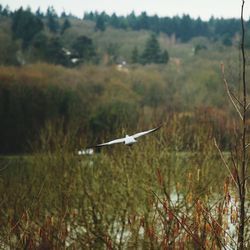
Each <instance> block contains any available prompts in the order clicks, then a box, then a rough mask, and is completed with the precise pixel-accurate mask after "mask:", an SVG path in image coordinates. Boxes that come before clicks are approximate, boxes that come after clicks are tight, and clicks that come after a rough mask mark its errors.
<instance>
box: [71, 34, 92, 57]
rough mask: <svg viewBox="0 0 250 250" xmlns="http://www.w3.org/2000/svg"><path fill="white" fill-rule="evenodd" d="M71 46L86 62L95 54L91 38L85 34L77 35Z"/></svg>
mask: <svg viewBox="0 0 250 250" xmlns="http://www.w3.org/2000/svg"><path fill="white" fill-rule="evenodd" d="M72 48H73V49H74V50H75V51H76V52H77V54H78V56H79V57H80V58H81V59H82V60H83V61H84V62H88V61H90V60H92V59H94V58H95V56H96V52H95V48H94V45H93V42H92V39H91V38H89V37H87V36H80V37H78V38H77V39H76V41H75V42H74V43H73V46H72Z"/></svg>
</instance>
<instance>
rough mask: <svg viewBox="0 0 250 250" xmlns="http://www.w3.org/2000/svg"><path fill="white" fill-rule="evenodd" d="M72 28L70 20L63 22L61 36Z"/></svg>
mask: <svg viewBox="0 0 250 250" xmlns="http://www.w3.org/2000/svg"><path fill="white" fill-rule="evenodd" d="M70 27H71V23H70V21H69V20H68V19H65V20H64V22H63V25H62V27H61V34H63V33H64V32H65V30H66V29H69V28H70Z"/></svg>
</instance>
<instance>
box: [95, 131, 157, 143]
mask: <svg viewBox="0 0 250 250" xmlns="http://www.w3.org/2000/svg"><path fill="white" fill-rule="evenodd" d="M159 128H161V126H159V127H157V128H153V129H150V130H147V131H143V132H139V133H136V134H134V135H126V136H125V137H124V138H119V139H115V140H112V141H109V142H105V143H101V144H97V145H95V147H103V146H109V145H113V144H116V143H124V144H125V145H128V146H131V145H132V144H134V143H136V142H137V140H136V139H137V138H139V137H141V136H143V135H147V134H149V133H152V132H154V131H156V130H158V129H159Z"/></svg>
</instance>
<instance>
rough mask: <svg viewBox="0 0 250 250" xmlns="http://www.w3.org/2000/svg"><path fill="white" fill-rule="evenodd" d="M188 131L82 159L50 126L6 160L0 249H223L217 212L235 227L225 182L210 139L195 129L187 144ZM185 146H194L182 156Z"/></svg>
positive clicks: (174, 126)
mask: <svg viewBox="0 0 250 250" xmlns="http://www.w3.org/2000/svg"><path fill="white" fill-rule="evenodd" d="M192 129H193V127H189V126H187V125H185V124H184V123H183V121H182V120H178V119H177V118H176V119H172V122H169V123H168V124H165V125H164V126H163V127H162V129H160V130H159V131H157V133H155V134H153V135H150V136H148V137H145V138H142V139H141V140H140V141H139V142H138V143H137V144H135V145H134V146H133V147H131V148H130V147H124V145H117V147H110V148H104V149H103V150H102V151H101V152H100V153H96V154H94V155H93V156H81V157H80V156H78V155H77V154H76V150H75V149H76V148H77V143H78V140H76V138H77V137H76V136H75V134H76V133H75V132H74V131H75V130H74V129H69V130H65V128H64V127H63V126H62V124H61V126H59V124H58V122H55V123H48V124H47V125H46V126H45V128H44V130H43V131H42V132H41V136H40V140H39V143H37V144H36V145H35V146H34V153H33V154H32V155H31V156H27V157H23V158H22V160H20V159H15V158H14V157H13V158H12V159H11V161H12V164H11V166H9V167H8V168H6V169H4V170H3V171H1V185H0V187H1V196H2V197H1V201H2V202H1V220H2V223H1V236H0V241H1V244H2V245H3V246H5V247H6V249H8V248H10V249H13V248H15V249H24V248H27V249H44V248H49V249H66V248H67V249H79V248H84V249H131V248H132V249H159V248H162V249H169V248H170V249H174V248H175V249H194V247H196V248H197V249H200V248H201V246H202V247H203V248H205V246H207V247H214V249H216V247H217V248H218V249H219V248H220V247H222V246H223V244H224V245H225V244H227V243H228V242H230V238H229V240H226V235H225V234H226V233H225V231H226V230H227V225H228V222H227V225H226V223H225V222H223V219H222V218H223V216H224V215H225V213H227V216H229V217H227V218H232V220H234V222H235V223H236V222H237V210H235V209H234V208H232V209H231V206H233V205H230V204H231V203H229V198H228V197H229V190H230V185H231V182H230V181H229V180H228V178H227V173H226V172H225V171H224V169H223V166H222V165H221V162H220V158H219V156H218V152H217V151H216V149H215V147H214V146H213V140H212V137H211V130H209V129H207V128H205V127H204V128H201V127H199V128H198V127H197V128H195V129H196V131H197V133H196V135H195V136H194V137H190V132H191V131H192ZM72 131H73V132H72ZM187 137H188V138H189V140H192V143H190V145H192V147H190V148H187V147H186V150H185V151H184V150H183V149H184V148H185V146H186V142H187ZM221 180H225V183H224V184H223V181H221ZM225 185H226V186H225ZM10 194H11V195H10ZM230 197H234V196H233V194H231V193H230ZM224 211H227V212H224ZM223 223H224V224H223ZM231 241H232V240H231ZM231 244H233V243H231ZM199 247H200V248H199Z"/></svg>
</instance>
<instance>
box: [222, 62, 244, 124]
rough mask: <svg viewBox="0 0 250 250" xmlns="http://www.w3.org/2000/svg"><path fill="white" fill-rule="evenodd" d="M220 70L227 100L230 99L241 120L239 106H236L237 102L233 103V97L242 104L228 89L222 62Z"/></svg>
mask: <svg viewBox="0 0 250 250" xmlns="http://www.w3.org/2000/svg"><path fill="white" fill-rule="evenodd" d="M221 71H222V75H223V81H224V84H225V88H226V91H227V95H228V97H229V100H230V101H231V103H232V104H233V106H234V108H235V110H236V111H237V113H238V114H239V116H240V119H241V120H243V116H242V114H241V112H240V109H239V107H238V106H237V104H236V103H235V101H234V99H233V98H235V99H236V100H237V102H238V103H240V105H241V106H243V104H242V103H241V102H240V101H239V100H238V98H236V97H235V95H233V94H232V92H231V91H230V89H229V87H228V83H227V80H226V78H225V71H224V64H223V63H222V64H221Z"/></svg>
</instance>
